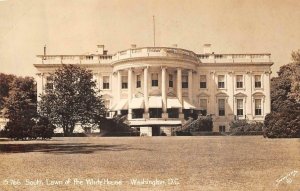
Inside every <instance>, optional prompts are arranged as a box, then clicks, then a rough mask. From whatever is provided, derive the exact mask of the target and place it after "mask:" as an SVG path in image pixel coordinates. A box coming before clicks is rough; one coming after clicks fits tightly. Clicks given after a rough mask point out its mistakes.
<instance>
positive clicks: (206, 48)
mask: <svg viewBox="0 0 300 191" xmlns="http://www.w3.org/2000/svg"><path fill="white" fill-rule="evenodd" d="M210 48H211V44H204V45H203V54H211V49H210Z"/></svg>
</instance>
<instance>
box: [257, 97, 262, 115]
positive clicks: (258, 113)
mask: <svg viewBox="0 0 300 191" xmlns="http://www.w3.org/2000/svg"><path fill="white" fill-rule="evenodd" d="M261 113H262V112H261V99H255V115H261Z"/></svg>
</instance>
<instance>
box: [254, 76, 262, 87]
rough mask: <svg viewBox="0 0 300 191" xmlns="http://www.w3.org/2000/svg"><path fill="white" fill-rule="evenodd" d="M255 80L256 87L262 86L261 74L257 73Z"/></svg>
mask: <svg viewBox="0 0 300 191" xmlns="http://www.w3.org/2000/svg"><path fill="white" fill-rule="evenodd" d="M254 80H255V82H254V87H255V88H261V75H255V76H254Z"/></svg>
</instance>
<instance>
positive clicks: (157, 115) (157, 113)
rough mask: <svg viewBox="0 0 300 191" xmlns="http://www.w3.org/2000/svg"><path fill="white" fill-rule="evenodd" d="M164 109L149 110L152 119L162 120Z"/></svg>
mask: <svg viewBox="0 0 300 191" xmlns="http://www.w3.org/2000/svg"><path fill="white" fill-rule="evenodd" d="M161 114H162V109H161V108H149V117H150V118H161Z"/></svg>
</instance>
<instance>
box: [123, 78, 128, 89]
mask: <svg viewBox="0 0 300 191" xmlns="http://www.w3.org/2000/svg"><path fill="white" fill-rule="evenodd" d="M127 88H128V77H127V76H122V89H127Z"/></svg>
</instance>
